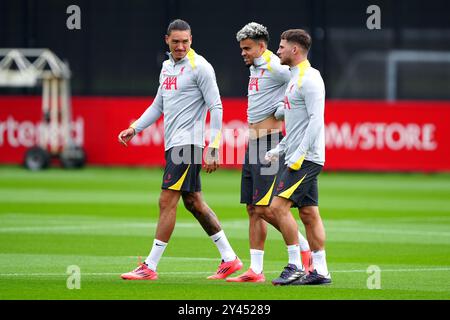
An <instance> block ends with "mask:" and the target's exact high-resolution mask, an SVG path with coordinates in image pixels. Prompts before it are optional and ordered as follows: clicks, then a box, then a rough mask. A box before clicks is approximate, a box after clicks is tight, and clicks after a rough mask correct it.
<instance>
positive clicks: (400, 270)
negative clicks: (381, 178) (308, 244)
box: [0, 267, 450, 277]
mask: <svg viewBox="0 0 450 320" xmlns="http://www.w3.org/2000/svg"><path fill="white" fill-rule="evenodd" d="M424 271H450V267H449V268H417V269H384V270H383V269H381V272H424ZM213 272H214V271H187V272H186V271H179V272H175V271H174V272H160V273H159V274H160V275H201V274H211V273H213ZM279 272H280V271H279V270H278V271H265V272H264V273H266V274H268V273H274V274H276V273H279ZM366 272H367V270H363V269H355V270H333V271H330V273H331V274H333V273H366ZM120 274H121V273H120V272H81V276H113V275H117V276H119V275H120ZM22 276H25V277H48V276H65V277H67V276H68V274H65V273H0V277H22Z"/></svg>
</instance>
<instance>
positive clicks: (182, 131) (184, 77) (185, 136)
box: [131, 49, 222, 150]
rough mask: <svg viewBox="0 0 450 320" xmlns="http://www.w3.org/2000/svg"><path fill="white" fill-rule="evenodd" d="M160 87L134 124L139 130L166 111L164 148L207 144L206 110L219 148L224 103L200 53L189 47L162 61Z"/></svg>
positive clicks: (209, 66)
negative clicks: (182, 54)
mask: <svg viewBox="0 0 450 320" xmlns="http://www.w3.org/2000/svg"><path fill="white" fill-rule="evenodd" d="M159 83H160V85H159V88H158V93H157V94H156V97H155V99H154V101H153V103H152V104H151V106H150V107H148V108H147V110H146V111H145V112H144V113H143V114H142V116H141V117H140V118H139V119H138V120H136V121H135V122H134V123H133V124H132V125H131V127H132V128H134V129H135V131H136V133H139V132H140V131H142V130H144V129H145V128H147V127H148V126H150V125H151V124H153V123H154V122H155V121H156V120H157V119H158V118H159V117H160V116H161V114H164V145H165V150H168V149H170V148H172V147H174V146H181V145H188V144H193V145H197V146H199V147H204V145H205V120H206V112H207V110H209V112H210V119H211V125H210V131H211V135H210V143H209V146H210V147H213V148H218V147H219V142H220V138H221V133H220V132H221V128H222V102H221V100H220V93H219V88H218V87H217V82H216V76H215V73H214V69H213V67H212V66H211V64H209V62H208V61H206V59H205V58H203V57H202V56H201V55H198V54H197V53H195V51H194V49H190V50H189V52H188V53H187V54H186V56H185V57H184V58H183V59H181V60H179V61H175V60H174V59H173V58H172V55H170V54H169V59H168V60H166V61H164V62H163V65H162V70H161V74H160V76H159Z"/></svg>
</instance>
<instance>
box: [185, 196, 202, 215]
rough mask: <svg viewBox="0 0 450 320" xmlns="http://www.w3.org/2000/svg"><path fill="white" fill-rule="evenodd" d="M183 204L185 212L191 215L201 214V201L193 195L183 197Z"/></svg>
mask: <svg viewBox="0 0 450 320" xmlns="http://www.w3.org/2000/svg"><path fill="white" fill-rule="evenodd" d="M183 203H184V207H185V208H186V210H188V211H189V212H191V213H193V214H199V213H200V212H201V206H202V200H201V199H200V198H199V197H197V196H196V195H195V194H193V193H187V194H184V195H183Z"/></svg>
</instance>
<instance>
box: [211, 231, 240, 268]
mask: <svg viewBox="0 0 450 320" xmlns="http://www.w3.org/2000/svg"><path fill="white" fill-rule="evenodd" d="M210 238H211V240H212V241H213V242H214V244H215V245H216V246H217V249H219V252H220V255H221V256H222V260H223V261H225V262H228V261H232V260H234V259H236V254H235V253H234V251H233V248H231V246H230V243H229V242H228V239H227V236H226V235H225V232H223V230H221V231H219V232H217V233H216V234H214V235H212V236H210Z"/></svg>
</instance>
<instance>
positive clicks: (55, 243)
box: [0, 166, 450, 300]
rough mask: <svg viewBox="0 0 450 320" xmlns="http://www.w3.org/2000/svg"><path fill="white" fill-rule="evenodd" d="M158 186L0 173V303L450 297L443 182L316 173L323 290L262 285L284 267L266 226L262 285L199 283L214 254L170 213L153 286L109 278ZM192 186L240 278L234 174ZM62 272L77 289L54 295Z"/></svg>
mask: <svg viewBox="0 0 450 320" xmlns="http://www.w3.org/2000/svg"><path fill="white" fill-rule="evenodd" d="M161 177H162V171H161V170H160V169H144V168H112V169H111V168H87V169H83V170H79V171H65V170H62V169H57V168H56V169H50V170H47V171H43V172H29V171H26V170H24V169H22V168H18V167H13V166H3V167H0V299H2V300H5V299H181V300H183V299H257V300H259V299H266V300H267V299H449V298H450V175H449V174H431V175H425V174H362V173H332V172H324V173H322V174H321V176H320V179H319V188H320V208H321V215H322V217H323V220H324V223H325V227H326V231H327V237H328V239H327V259H328V266H329V269H330V271H331V273H332V278H333V284H332V285H330V286H326V287H274V286H272V285H271V283H270V280H271V279H273V278H274V277H276V276H277V275H278V274H279V272H280V271H281V270H282V268H283V267H284V265H285V264H286V262H287V253H286V249H285V246H284V244H283V242H282V238H281V235H280V234H279V233H278V232H277V231H276V230H275V229H273V228H272V227H269V235H268V240H267V242H266V248H265V252H266V253H265V264H264V267H265V268H264V269H265V274H266V278H267V280H266V283H262V284H251V283H226V282H225V281H211V280H206V277H207V276H208V275H209V274H211V273H213V272H214V271H215V269H216V267H217V265H218V264H219V254H218V252H217V250H216V248H215V246H214V245H213V243H212V241H211V240H210V239H209V238H208V237H207V235H206V234H205V233H204V231H203V230H202V229H201V227H200V225H199V224H198V223H197V221H196V220H195V219H194V218H193V217H192V216H191V215H190V214H189V213H188V212H187V211H186V210H185V209H184V208H183V206H182V205H180V206H179V208H178V218H177V225H176V227H175V232H174V233H173V236H172V239H171V241H170V243H169V245H168V247H167V249H166V251H165V253H164V256H163V258H162V260H161V262H160V264H159V266H158V272H159V275H160V279H159V280H158V281H140V282H139V281H123V280H121V279H120V277H119V275H120V274H121V273H122V272H126V271H129V270H131V269H133V268H134V267H135V266H136V263H137V256H142V257H143V258H145V257H146V256H147V254H148V252H149V249H150V246H151V243H152V240H153V236H154V231H155V224H156V222H157V217H158V210H157V202H158V195H159V191H160V184H161ZM202 183H203V193H204V197H205V199H206V201H207V202H208V204H209V205H210V206H211V207H212V208H213V210H214V211H215V212H216V214H217V215H218V216H219V218H220V220H221V222H222V226H223V228H224V230H225V232H226V234H227V236H228V238H229V240H230V242H231V244H232V246H233V247H234V249H235V251H236V252H237V254H238V255H239V256H240V257H241V259H242V260H243V262H244V270H245V269H247V268H248V267H249V264H250V261H249V247H248V221H247V214H246V212H245V210H244V206H243V205H241V204H239V190H240V173H239V172H238V171H227V170H220V171H218V172H216V173H213V174H211V175H207V174H206V173H204V172H203V173H202ZM293 212H294V214H295V216H296V218H297V220H298V221H299V219H298V215H297V213H296V212H295V211H293ZM300 225H301V224H300ZM301 230H302V231H303V230H304V229H303V226H301ZM71 265H76V266H79V268H80V270H81V288H80V289H79V290H77V289H73V290H69V289H68V288H67V285H66V284H67V278H68V276H69V275H68V274H67V268H68V266H71ZM371 265H376V266H378V267H379V268H380V269H381V289H378V290H377V289H368V287H367V281H368V277H369V276H370V274H368V273H367V268H368V267H369V266H371Z"/></svg>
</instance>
